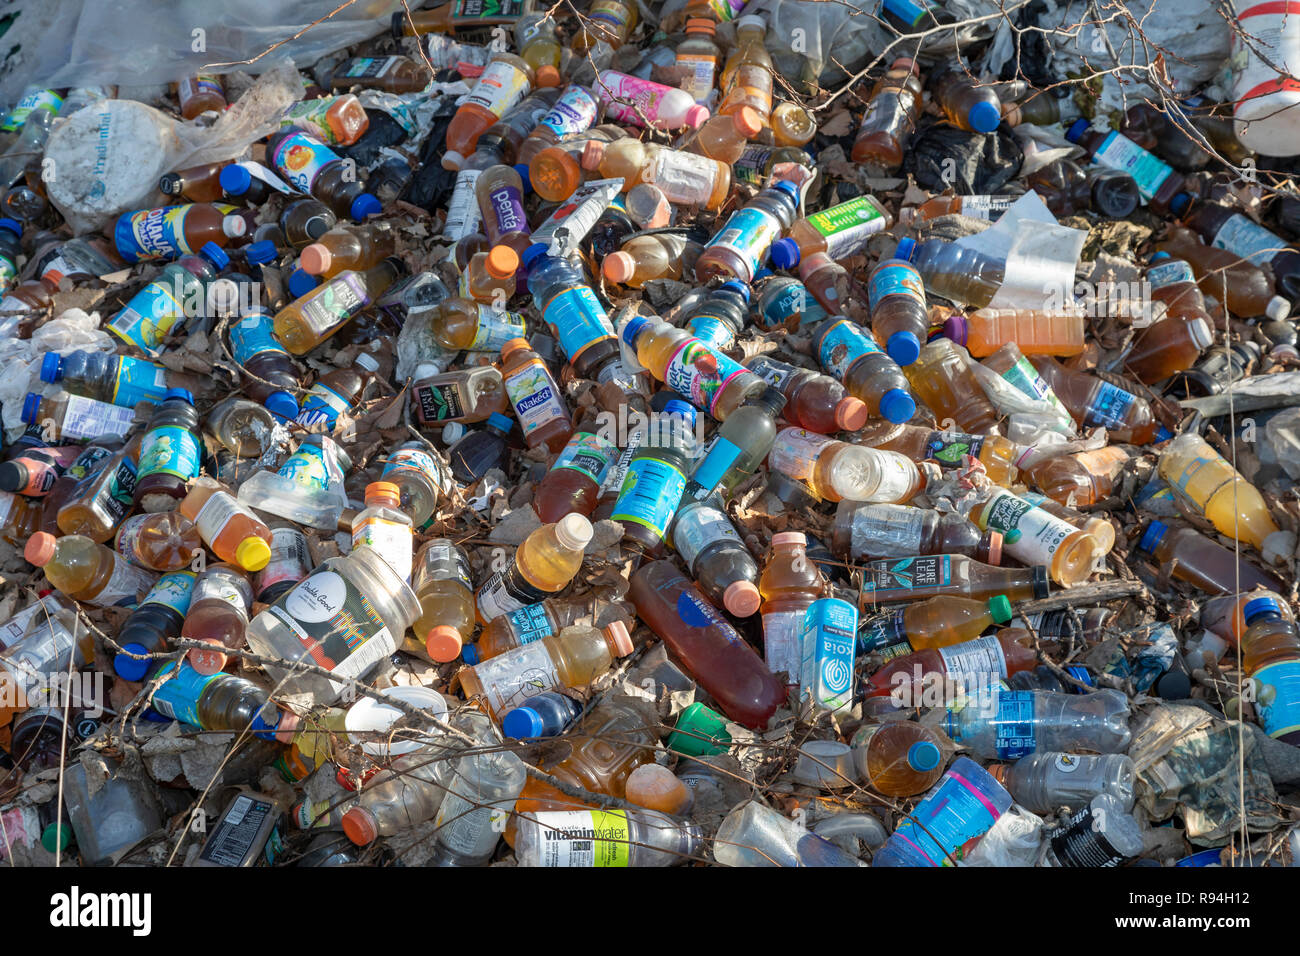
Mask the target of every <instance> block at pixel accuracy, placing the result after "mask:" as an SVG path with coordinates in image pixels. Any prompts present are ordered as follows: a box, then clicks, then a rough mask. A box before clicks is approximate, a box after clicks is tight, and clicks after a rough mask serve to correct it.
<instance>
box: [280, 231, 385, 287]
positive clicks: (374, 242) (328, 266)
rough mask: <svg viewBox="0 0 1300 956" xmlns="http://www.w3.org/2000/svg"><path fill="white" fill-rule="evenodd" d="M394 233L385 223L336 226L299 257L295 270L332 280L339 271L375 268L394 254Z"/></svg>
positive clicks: (305, 249)
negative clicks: (298, 269)
mask: <svg viewBox="0 0 1300 956" xmlns="http://www.w3.org/2000/svg"><path fill="white" fill-rule="evenodd" d="M393 239H394V232H393V229H392V227H391V226H390V225H389V224H388V223H385V222H374V223H369V224H367V225H362V226H335V227H334V228H333V229H331V230H330V231H329V232H327V233H325V234H324V235H322V236H321V237H320V238H319V239H317V240H316V241H315V242H313V243H312V244H311V245H309V246H306V247H305V248H303V250H302V251H301V252H300V253H299V254H298V268H300V269H302V270H303V271H304V272H306V273H307V274H308V275H317V276H320V277H321V278H324V279H332V278H334V277H335V276H336V275H338V274H339V273H340V272H347V271H349V270H352V271H359V270H365V269H369V268H371V267H372V266H375V265H377V264H378V263H379V262H380V261H381V260H383V259H385V258H387V257H388V256H390V255H392V254H393Z"/></svg>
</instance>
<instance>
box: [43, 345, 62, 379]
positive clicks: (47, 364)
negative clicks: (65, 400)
mask: <svg viewBox="0 0 1300 956" xmlns="http://www.w3.org/2000/svg"><path fill="white" fill-rule="evenodd" d="M61 378H63V356H62V355H60V354H59V353H58V352H46V353H45V357H44V358H42V359H41V381H42V382H57V381H58V380H59V379H61Z"/></svg>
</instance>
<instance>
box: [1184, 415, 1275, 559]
mask: <svg viewBox="0 0 1300 956" xmlns="http://www.w3.org/2000/svg"><path fill="white" fill-rule="evenodd" d="M1158 467H1159V471H1160V477H1161V478H1163V479H1164V480H1165V481H1167V482H1169V487H1170V488H1171V489H1172V490H1173V492H1174V494H1175V495H1177V496H1178V497H1179V498H1181V499H1182V500H1183V501H1185V502H1187V503H1188V504H1189V505H1191V506H1192V507H1193V508H1195V509H1196V510H1197V511H1199V512H1201V513H1202V514H1203V515H1205V517H1206V518H1207V519H1208V520H1209V522H1210V524H1212V525H1214V527H1215V530H1217V531H1218V532H1219V533H1220V534H1224V535H1227V536H1228V537H1229V538H1233V539H1235V540H1237V541H1245V542H1246V543H1247V544H1252V545H1254V546H1255V547H1256V548H1260V549H1262V548H1263V546H1264V539H1265V538H1267V537H1268V536H1269V535H1270V534H1273V533H1274V532H1276V531H1277V530H1278V528H1277V525H1276V524H1274V523H1273V518H1272V517H1271V516H1270V515H1269V513H1268V506H1267V505H1266V504H1264V497H1263V495H1261V494H1260V493H1259V491H1258V489H1256V488H1255V486H1254V485H1252V484H1251V483H1250V482H1248V481H1247V480H1246V479H1245V478H1243V477H1242V476H1241V475H1240V474H1238V473H1237V469H1235V468H1233V467H1232V465H1230V464H1229V463H1228V462H1227V461H1226V460H1224V458H1223V456H1222V455H1220V454H1219V453H1218V452H1217V451H1215V450H1214V449H1213V448H1212V447H1210V445H1209V443H1208V442H1206V440H1205V439H1204V438H1201V437H1200V436H1199V435H1196V434H1194V433H1191V432H1186V433H1184V434H1182V435H1179V436H1178V437H1177V438H1175V439H1174V440H1173V441H1171V442H1170V443H1169V444H1168V446H1166V448H1165V450H1164V452H1163V453H1162V454H1161V455H1160V464H1159V466H1158Z"/></svg>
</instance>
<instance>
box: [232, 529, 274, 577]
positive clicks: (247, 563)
mask: <svg viewBox="0 0 1300 956" xmlns="http://www.w3.org/2000/svg"><path fill="white" fill-rule="evenodd" d="M235 561H236V562H237V563H238V564H239V566H240V567H241V568H243V569H244V570H245V571H261V570H262V569H263V568H264V567H266V566H267V565H268V564H270V563H271V546H270V545H269V544H267V543H266V542H265V541H263V540H262V539H261V538H259V537H257V536H256V535H249V536H248V537H247V538H245V539H244V540H243V541H241V542H239V545H238V547H236V548H235Z"/></svg>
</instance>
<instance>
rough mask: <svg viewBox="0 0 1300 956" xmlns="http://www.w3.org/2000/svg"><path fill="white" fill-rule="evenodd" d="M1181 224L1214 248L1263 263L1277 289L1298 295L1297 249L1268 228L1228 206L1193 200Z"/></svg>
mask: <svg viewBox="0 0 1300 956" xmlns="http://www.w3.org/2000/svg"><path fill="white" fill-rule="evenodd" d="M1183 224H1184V225H1186V226H1188V227H1190V228H1192V229H1195V230H1196V231H1197V232H1199V233H1200V234H1201V238H1202V239H1204V240H1205V241H1206V242H1207V243H1209V244H1210V245H1211V246H1213V247H1215V248H1216V249H1226V250H1227V251H1228V252H1231V253H1233V254H1234V255H1236V256H1238V257H1239V258H1241V259H1245V260H1246V261H1247V262H1250V263H1252V264H1253V265H1256V266H1260V267H1265V266H1267V267H1268V270H1269V272H1270V273H1272V275H1273V278H1274V280H1275V282H1276V283H1277V287H1278V289H1279V291H1281V292H1283V293H1285V294H1286V295H1288V296H1290V297H1291V298H1296V297H1297V295H1298V294H1300V250H1297V249H1296V248H1295V247H1294V246H1293V245H1291V244H1290V243H1288V242H1287V241H1286V240H1285V239H1283V238H1282V237H1281V236H1279V235H1278V234H1277V233H1275V232H1273V231H1272V230H1270V229H1266V228H1265V227H1263V226H1261V225H1259V224H1258V223H1257V222H1255V221H1254V220H1253V219H1251V218H1249V217H1248V216H1245V215H1243V214H1242V213H1239V212H1236V211H1235V210H1234V209H1233V208H1232V207H1230V206H1225V205H1222V204H1220V203H1213V202H1199V203H1197V204H1196V205H1195V206H1194V207H1193V208H1192V211H1191V212H1190V213H1189V214H1188V215H1187V216H1186V218H1185V219H1184V220H1183ZM1288 311H1289V310H1288Z"/></svg>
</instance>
